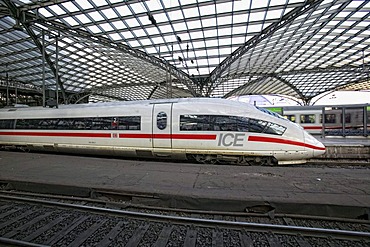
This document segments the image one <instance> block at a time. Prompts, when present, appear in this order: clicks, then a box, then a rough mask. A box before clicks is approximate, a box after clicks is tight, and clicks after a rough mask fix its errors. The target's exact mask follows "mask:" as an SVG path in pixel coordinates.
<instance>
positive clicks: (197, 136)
mask: <svg viewBox="0 0 370 247" xmlns="http://www.w3.org/2000/svg"><path fill="white" fill-rule="evenodd" d="M119 137H120V138H154V139H171V138H172V139H184V140H216V138H217V135H204V134H119Z"/></svg>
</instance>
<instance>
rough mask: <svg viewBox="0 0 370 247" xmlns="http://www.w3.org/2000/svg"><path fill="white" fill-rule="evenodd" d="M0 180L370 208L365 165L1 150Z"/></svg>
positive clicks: (369, 184) (369, 183)
mask: <svg viewBox="0 0 370 247" xmlns="http://www.w3.org/2000/svg"><path fill="white" fill-rule="evenodd" d="M0 180H2V181H9V180H11V181H24V182H33V183H44V184H53V185H55V184H58V185H59V184H62V185H68V186H79V187H89V188H97V189H107V190H119V191H123V192H131V193H149V194H166V195H170V196H171V195H173V196H187V197H192V198H209V199H213V198H217V199H224V200H243V201H262V202H279V203H309V204H327V205H341V206H356V207H370V168H326V167H320V168H312V167H311V168H310V167H294V166H293V167H258V166H226V165H224V166H222V165H201V164H189V163H174V162H163V161H143V160H128V159H116V158H111V159H110V158H100V157H86V156H72V155H61V154H44V153H22V152H7V151H0Z"/></svg>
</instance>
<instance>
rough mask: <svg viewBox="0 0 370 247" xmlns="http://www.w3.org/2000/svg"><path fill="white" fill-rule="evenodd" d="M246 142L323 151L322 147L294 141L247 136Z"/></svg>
mask: <svg viewBox="0 0 370 247" xmlns="http://www.w3.org/2000/svg"><path fill="white" fill-rule="evenodd" d="M248 141H251V142H271V143H279V144H287V145H294V146H301V147H307V148H312V149H316V150H325V148H324V147H317V146H314V145H310V144H306V143H303V142H296V141H290V140H284V139H279V138H273V137H263V136H249V138H248Z"/></svg>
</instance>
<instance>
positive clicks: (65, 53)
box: [0, 0, 370, 99]
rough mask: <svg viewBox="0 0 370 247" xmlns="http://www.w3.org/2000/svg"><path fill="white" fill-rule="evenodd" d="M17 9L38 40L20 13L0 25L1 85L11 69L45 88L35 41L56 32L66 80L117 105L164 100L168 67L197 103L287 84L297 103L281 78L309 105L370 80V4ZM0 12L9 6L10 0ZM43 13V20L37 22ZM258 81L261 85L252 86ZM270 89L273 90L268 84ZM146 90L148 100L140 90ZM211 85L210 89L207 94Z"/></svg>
mask: <svg viewBox="0 0 370 247" xmlns="http://www.w3.org/2000/svg"><path fill="white" fill-rule="evenodd" d="M14 2H15V3H16V6H18V7H19V8H22V11H28V13H27V18H31V20H29V23H31V30H32V31H31V32H32V33H33V34H34V36H32V35H33V34H32V33H29V31H26V30H25V29H24V28H22V25H23V24H22V23H20V24H19V25H18V23H16V22H15V18H14V17H12V15H11V14H10V15H9V16H6V17H0V30H2V31H0V32H1V35H0V45H1V48H0V58H1V59H0V79H1V73H2V72H3V71H5V70H6V68H10V67H11V68H12V71H11V73H13V77H17V76H18V78H22V82H23V83H27V82H29V83H36V82H35V81H37V80H38V82H37V83H38V84H40V82H39V80H40V78H41V77H40V74H39V73H40V71H42V67H41V65H40V63H41V57H42V56H41V54H40V50H39V48H38V47H39V46H37V45H35V40H34V39H38V42H41V29H43V30H49V29H50V31H52V33H53V34H54V35H55V34H56V33H57V32H60V33H61V38H60V42H59V44H60V48H61V49H60V54H59V55H60V56H59V59H60V61H59V64H60V66H61V68H60V71H62V72H61V73H62V77H61V78H62V79H64V83H65V85H66V87H65V88H66V89H69V90H72V91H74V92H78V91H84V90H87V91H89V90H92V91H93V90H98V89H96V88H95V87H96V86H98V85H99V90H100V91H101V92H105V93H106V94H107V95H108V94H109V96H115V97H117V98H127V99H137V98H140V97H141V98H147V97H150V96H149V94H151V95H155V97H160V95H161V94H162V95H164V97H165V96H166V93H164V92H163V91H161V90H160V89H155V90H154V89H153V88H155V87H156V85H162V84H165V83H166V82H165V80H166V79H165V78H166V71H167V70H168V66H169V67H170V71H171V74H172V75H173V77H172V78H175V80H176V83H175V82H174V85H176V87H182V88H183V89H184V91H186V92H187V95H189V96H191V95H192V96H194V95H195V94H194V92H195V91H196V92H197V93H200V94H201V95H205V96H207V95H213V96H218V97H221V96H224V95H228V94H229V93H234V94H238V93H243V92H244V93H249V92H250V91H249V90H252V89H253V88H254V89H256V90H259V92H260V91H263V90H267V91H269V92H270V91H271V90H272V89H273V88H274V89H276V90H277V89H278V88H279V86H278V85H279V83H280V88H282V89H284V92H288V93H290V94H294V95H295V96H296V95H297V91H294V90H288V89H286V87H285V86H281V85H282V83H283V82H282V81H279V79H276V78H275V77H274V76H277V77H278V78H283V79H284V80H286V81H287V82H288V83H289V84H290V85H292V86H295V87H296V88H297V90H298V91H299V92H300V96H299V97H308V98H309V97H311V96H312V95H315V94H317V93H318V92H321V91H323V90H326V89H327V88H335V87H337V86H338V85H340V86H343V85H344V84H345V83H347V82H348V83H351V84H356V83H357V82H358V83H359V85H366V83H363V81H364V78H366V77H365V76H364V75H359V73H358V71H356V69H357V68H359V69H363V68H367V66H368V65H367V64H368V63H369V58H370V54H369V53H368V52H367V49H368V48H369V47H370V44H369V39H370V38H369V35H370V31H368V30H369V23H368V19H369V18H370V11H369V10H370V3H368V2H366V1H355V0H353V1H342V0H325V1H323V3H320V2H319V1H305V0H274V1H270V0H261V1H250V0H240V1H224V0H220V1H213V0H202V1H200V0H198V1H197V0H191V1H190V0H187V1H163V0H154V1H124V2H122V1H118V0H114V1H113V0H112V1H110V0H102V1H90V0H75V1H64V0H63V1H56V2H48V4H47V5H46V4H45V5H44V6H45V7H40V6H39V5H37V2H36V1H33V2H30V1H18V0H17V1H14ZM307 6H309V7H307ZM0 7H2V8H7V7H6V6H5V7H4V5H3V1H1V0H0ZM306 7H307V8H306ZM36 10H37V12H38V13H40V18H45V19H44V20H42V21H40V22H38V21H37V20H38V19H37V18H35V17H33V16H34V15H35V13H36ZM292 17H294V18H292ZM32 18H34V19H32ZM33 23H34V24H33ZM272 24H274V25H272ZM14 27H15V28H14ZM262 30H263V32H261V31H262ZM86 31H87V32H86ZM88 33H90V35H89V34H88ZM91 34H93V35H91ZM48 36H49V35H46V41H47V45H46V46H47V49H46V50H47V53H48V54H49V56H50V58H51V59H52V60H53V61H54V60H55V58H56V56H55V52H56V50H55V38H50V39H49V37H48ZM36 42H37V41H36ZM133 48H134V49H133ZM362 51H364V52H362ZM48 66H54V65H53V64H52V63H49V64H48ZM346 66H347V67H346ZM348 66H352V67H348ZM342 68H345V70H346V73H343V72H341V71H340V69H342ZM348 68H350V70H353V72H351V71H350V72H348V70H349V69H348ZM23 70H28V71H32V72H31V74H30V75H27V73H25V72H24V71H23ZM307 70H309V72H306V71H307ZM322 70H324V71H322ZM319 72H320V73H319ZM47 74H48V78H47V81H48V83H49V84H53V83H54V84H55V79H54V75H53V73H52V71H51V69H50V68H48V71H47ZM256 74H258V75H260V76H255V75H256ZM339 74H340V76H339ZM335 75H336V76H335ZM355 75H356V76H355ZM239 77H242V78H240V79H239ZM252 77H253V80H254V81H255V83H256V84H255V85H256V86H255V87H254V86H253V87H252V86H251V87H248V85H244V84H248V83H249V81H250V78H252ZM260 77H261V78H267V79H261V78H260ZM245 78H247V79H245ZM270 81H271V82H273V83H274V84H273V85H271V86H267V85H264V83H266V82H270ZM325 81H326V85H324V82H325ZM140 83H145V85H146V86H147V88H148V90H144V91H143V92H146V93H147V94H145V93H138V92H134V90H132V89H133V88H134V86H132V85H134V84H135V85H137V84H140ZM203 83H204V85H207V86H204V87H202V88H200V87H199V85H202V84H203ZM118 85H119V87H120V88H118ZM157 87H158V86H157ZM239 87H240V88H239ZM149 88H151V89H149ZM103 89H104V90H103ZM136 89H138V87H137V88H136ZM152 90H154V91H152ZM157 90H158V91H157ZM231 91H232V92H231ZM130 93H131V94H132V96H129V94H130ZM107 95H106V96H107ZM107 97H108V96H107ZM108 98H109V97H108Z"/></svg>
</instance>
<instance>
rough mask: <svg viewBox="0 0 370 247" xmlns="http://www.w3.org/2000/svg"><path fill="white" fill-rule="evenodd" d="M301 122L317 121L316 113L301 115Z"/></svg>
mask: <svg viewBox="0 0 370 247" xmlns="http://www.w3.org/2000/svg"><path fill="white" fill-rule="evenodd" d="M300 118H301V123H315V119H316V117H315V115H314V114H307V115H301V116H300Z"/></svg>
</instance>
